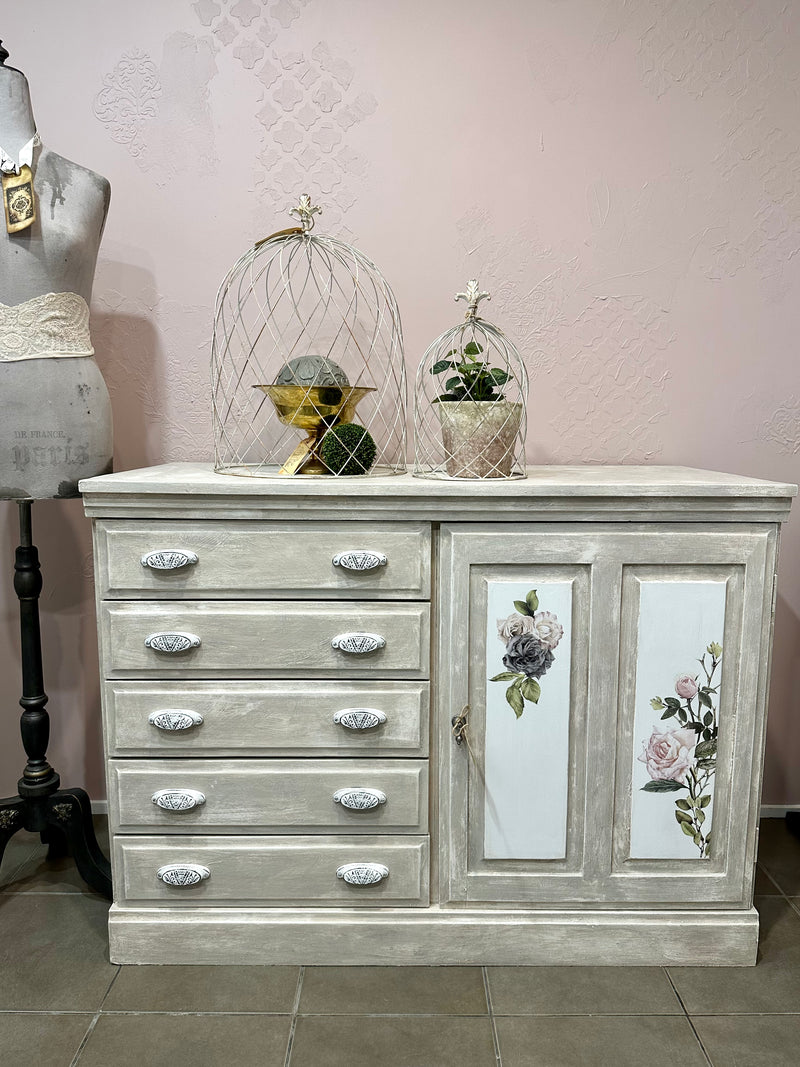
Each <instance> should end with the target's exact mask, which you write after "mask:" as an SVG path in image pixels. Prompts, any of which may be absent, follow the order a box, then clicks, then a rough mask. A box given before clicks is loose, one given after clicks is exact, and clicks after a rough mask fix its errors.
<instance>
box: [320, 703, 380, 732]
mask: <svg viewBox="0 0 800 1067" xmlns="http://www.w3.org/2000/svg"><path fill="white" fill-rule="evenodd" d="M333 721H334V722H335V723H336V725H337V726H344V728H345V729H346V730H371V729H372V728H373V726H381V725H382V724H383V723H385V722H386V716H385V715H384V714H383V712H382V711H378V710H377V709H376V708H342V710H341V711H337V712H336V713H335V714H334V716H333Z"/></svg>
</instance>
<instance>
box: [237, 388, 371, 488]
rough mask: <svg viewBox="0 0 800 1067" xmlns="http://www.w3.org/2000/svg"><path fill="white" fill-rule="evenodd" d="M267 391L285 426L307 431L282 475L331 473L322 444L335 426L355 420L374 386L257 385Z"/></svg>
mask: <svg viewBox="0 0 800 1067" xmlns="http://www.w3.org/2000/svg"><path fill="white" fill-rule="evenodd" d="M253 388H254V389H260V390H261V391H262V393H266V394H267V396H268V397H269V398H270V400H271V401H272V403H273V404H274V406H275V410H276V411H277V413H278V418H279V419H280V421H281V422H282V423H283V424H284V425H285V426H296V427H297V428H298V430H305V432H306V434H307V436H306V437H305V438H303V440H302V441H301V442H300V444H299V445H298V446H297V448H296V449H295V450H294V452H292V454H291V455H290V456H289V457H288V459H286V460H285V462H284V464H283V466H282V467H281V469H280V470H279V471H278V473H279V474H331V473H332V472H331V471H330V470H329V469H328V468H327V467H326V466H325V464H324V463H323V462H322V460H321V459H320V455H319V446H320V444H321V443H322V438H323V437H324V436H325V433H326V432H327V430H329V429H330V427H331V426H335V425H336V424H337V423H339V422H353V421H354V417H355V411H356V408H357V407H358V404H359V402H360V401H361V400H363V398H364V397H365V396H366V395H367V393H374V392H375V389H374V388H367V387H364V386H359V385H343V386H338V385H254V386H253Z"/></svg>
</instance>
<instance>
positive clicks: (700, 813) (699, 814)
mask: <svg viewBox="0 0 800 1067" xmlns="http://www.w3.org/2000/svg"><path fill="white" fill-rule="evenodd" d="M695 814H696V816H697V822H698V825H699V826H702V825H703V823H704V822H705V821H706V813H705V812H704V811H698V812H696V813H695Z"/></svg>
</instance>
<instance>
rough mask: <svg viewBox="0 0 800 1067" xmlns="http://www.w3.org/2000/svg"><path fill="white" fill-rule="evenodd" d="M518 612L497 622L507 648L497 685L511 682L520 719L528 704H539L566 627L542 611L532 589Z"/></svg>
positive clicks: (508, 691)
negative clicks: (556, 649) (546, 677)
mask: <svg viewBox="0 0 800 1067" xmlns="http://www.w3.org/2000/svg"><path fill="white" fill-rule="evenodd" d="M514 607H515V608H516V609H517V610H516V611H514V612H512V614H511V615H509V616H508V617H507V618H505V619H498V620H497V636H498V637H499V639H500V640H501V641H502V643H503V644H504V645H505V653H504V655H503V666H504V667H505V668H506V670H504V671H501V672H500V674H496V675H495V676H494V678H492V679H491V681H493V682H510V683H511V684H510V685H509V687H508V688H507V689H506V700H507V701H508V704H509V705H510V707H511V708H512V709H513V711H514V714H515V715H516V717H517V718H520V716H521V715H522V712H523V711H524V710H525V701H526V700H528V701H530V702H531V703H532V704H538V703H539V697H540V696H541V693H542V689H541V686H540V684H539V679H540V678H541V677H542V676H543V675H544V674H546V673H547V671H548V670H549V669H550V667H551V666H552V665H553V662H554V660H555V656H554V655H553V650H554V649H555V648H556V646H557V645H558V642H559V641H560V640H561V638H562V637H563V636H564V627H563V626H562V625H561V623H560V622H559V621H558V619H557V618H556V616H555V615H554V614H553V613H552V611H539V597H538V596H537V595H536V590H535V589H531V591H530V592H529V593H528V595H527V596H526V597H525V599H524V600H515V601H514Z"/></svg>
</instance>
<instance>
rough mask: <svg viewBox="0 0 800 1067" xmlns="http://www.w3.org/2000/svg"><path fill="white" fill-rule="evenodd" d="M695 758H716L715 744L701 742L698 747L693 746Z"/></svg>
mask: <svg viewBox="0 0 800 1067" xmlns="http://www.w3.org/2000/svg"><path fill="white" fill-rule="evenodd" d="M694 754H695V758H697V759H700V758H702V757H704V756H716V754H717V742H716V741H701V742H700V744H699V745H697V746H695V750H694Z"/></svg>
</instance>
